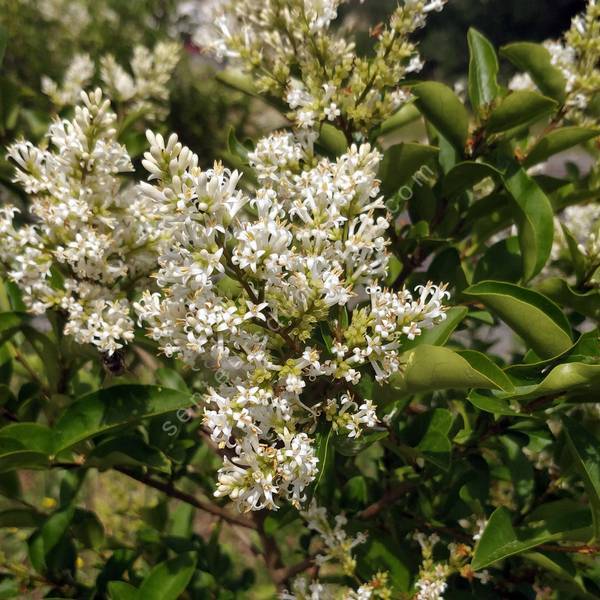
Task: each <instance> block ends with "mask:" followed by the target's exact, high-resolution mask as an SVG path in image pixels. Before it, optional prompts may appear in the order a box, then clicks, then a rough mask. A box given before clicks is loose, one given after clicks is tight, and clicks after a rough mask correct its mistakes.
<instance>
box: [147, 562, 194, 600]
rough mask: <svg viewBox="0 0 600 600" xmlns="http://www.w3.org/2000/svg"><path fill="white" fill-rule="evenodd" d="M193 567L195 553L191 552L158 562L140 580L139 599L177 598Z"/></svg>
mask: <svg viewBox="0 0 600 600" xmlns="http://www.w3.org/2000/svg"><path fill="white" fill-rule="evenodd" d="M195 569H196V555H195V553H192V552H190V553H187V554H180V555H179V556H177V557H175V558H172V559H169V560H167V561H165V562H162V563H159V564H158V565H156V566H155V567H154V568H153V569H152V571H150V573H149V575H148V576H147V577H146V579H144V581H143V582H142V585H141V586H140V589H139V591H138V598H139V600H142V599H143V600H177V599H178V598H179V597H180V596H181V594H183V592H184V590H185V588H186V587H187V585H188V583H189V582H190V579H191V578H192V575H193V574H194V570H195Z"/></svg>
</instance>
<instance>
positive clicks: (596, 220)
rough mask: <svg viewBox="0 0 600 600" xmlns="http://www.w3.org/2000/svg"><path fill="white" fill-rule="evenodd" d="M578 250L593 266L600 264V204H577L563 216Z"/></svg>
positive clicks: (566, 209) (569, 208)
mask: <svg viewBox="0 0 600 600" xmlns="http://www.w3.org/2000/svg"><path fill="white" fill-rule="evenodd" d="M561 221H562V222H563V223H564V224H565V226H566V227H567V229H568V230H569V231H570V232H571V235H572V236H573V237H574V238H575V241H576V242H577V248H578V250H579V251H580V252H581V253H582V254H583V255H584V256H585V257H586V258H587V259H588V260H589V261H590V263H593V264H596V265H597V264H600V204H597V203H592V204H575V205H573V206H568V207H567V208H565V210H564V211H563V213H562V215H561Z"/></svg>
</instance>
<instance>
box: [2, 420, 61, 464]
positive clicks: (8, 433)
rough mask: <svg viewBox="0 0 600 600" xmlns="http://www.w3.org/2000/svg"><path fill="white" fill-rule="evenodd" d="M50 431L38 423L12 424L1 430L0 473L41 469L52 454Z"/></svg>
mask: <svg viewBox="0 0 600 600" xmlns="http://www.w3.org/2000/svg"><path fill="white" fill-rule="evenodd" d="M52 448H53V436H52V432H51V430H50V429H48V428H47V427H46V426H44V425H40V424H38V423H12V424H10V425H7V426H6V427H3V428H2V429H0V471H9V470H12V469H39V468H44V467H46V466H47V465H48V459H49V456H50V455H51V454H52Z"/></svg>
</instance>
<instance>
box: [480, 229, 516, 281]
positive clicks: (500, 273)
mask: <svg viewBox="0 0 600 600" xmlns="http://www.w3.org/2000/svg"><path fill="white" fill-rule="evenodd" d="M522 275H523V267H522V260H521V251H520V248H519V240H518V239H517V238H516V237H510V238H505V239H503V240H500V241H499V242H496V243H495V244H494V245H493V246H490V247H489V248H488V249H487V250H486V251H485V253H484V255H483V256H482V257H481V258H480V259H479V262H478V263H477V266H476V267H475V273H474V274H473V282H474V283H477V282H479V281H486V280H489V279H493V280H495V281H510V282H512V283H516V282H517V281H519V280H520V279H521V277H522Z"/></svg>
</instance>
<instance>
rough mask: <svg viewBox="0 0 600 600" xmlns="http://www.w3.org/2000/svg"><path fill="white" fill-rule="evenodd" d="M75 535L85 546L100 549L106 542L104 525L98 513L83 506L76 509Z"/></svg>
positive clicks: (73, 526) (73, 522) (73, 525)
mask: <svg viewBox="0 0 600 600" xmlns="http://www.w3.org/2000/svg"><path fill="white" fill-rule="evenodd" d="M71 525H72V529H73V536H74V537H75V538H76V539H77V540H79V542H80V543H81V544H83V547H84V548H93V549H96V550H97V549H99V548H100V547H101V545H102V543H103V542H104V526H103V525H102V523H101V522H100V519H99V518H98V517H97V516H96V513H94V512H91V511H89V510H84V509H82V508H77V509H75V514H74V515H73V521H72V524H71Z"/></svg>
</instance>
